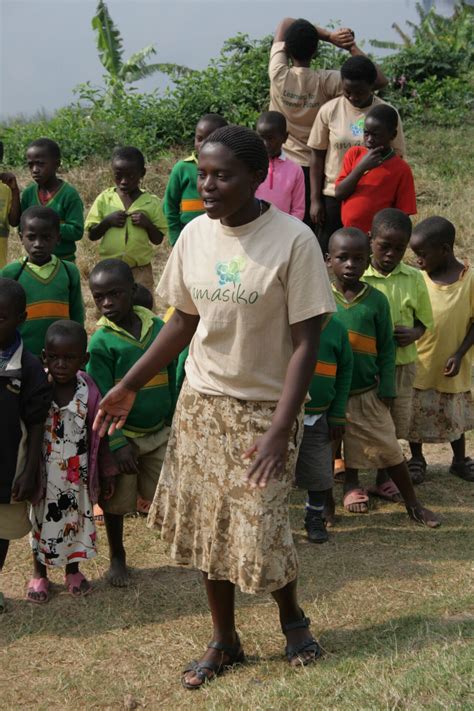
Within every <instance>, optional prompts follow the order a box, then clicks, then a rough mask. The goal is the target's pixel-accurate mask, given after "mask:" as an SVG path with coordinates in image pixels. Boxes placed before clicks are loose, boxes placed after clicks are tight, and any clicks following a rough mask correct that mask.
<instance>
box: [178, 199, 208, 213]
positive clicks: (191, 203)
mask: <svg viewBox="0 0 474 711" xmlns="http://www.w3.org/2000/svg"><path fill="white" fill-rule="evenodd" d="M198 210H204V203H203V201H202V200H181V212H197V211H198Z"/></svg>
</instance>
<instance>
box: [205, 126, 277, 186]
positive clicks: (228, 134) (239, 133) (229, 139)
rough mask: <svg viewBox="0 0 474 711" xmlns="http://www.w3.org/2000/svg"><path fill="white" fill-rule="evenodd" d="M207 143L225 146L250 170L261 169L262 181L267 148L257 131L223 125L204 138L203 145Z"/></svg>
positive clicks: (265, 170)
mask: <svg viewBox="0 0 474 711" xmlns="http://www.w3.org/2000/svg"><path fill="white" fill-rule="evenodd" d="M209 143H220V144H221V145H222V146H225V147H226V148H228V149H229V150H230V151H232V153H233V154H234V156H235V157H236V158H237V160H240V161H241V162H242V163H243V164H244V165H245V166H246V167H247V168H248V169H249V170H250V171H257V170H260V171H262V175H263V177H262V182H263V181H264V180H265V178H266V175H267V172H268V155H267V149H266V148H265V144H264V142H263V141H262V139H261V138H260V136H259V135H258V133H256V132H255V131H252V129H250V128H244V126H232V125H230V126H223V127H222V128H217V129H216V130H215V131H213V132H212V133H211V135H210V136H208V137H207V138H206V140H205V141H204V143H203V147H204V146H206V145H208V144H209Z"/></svg>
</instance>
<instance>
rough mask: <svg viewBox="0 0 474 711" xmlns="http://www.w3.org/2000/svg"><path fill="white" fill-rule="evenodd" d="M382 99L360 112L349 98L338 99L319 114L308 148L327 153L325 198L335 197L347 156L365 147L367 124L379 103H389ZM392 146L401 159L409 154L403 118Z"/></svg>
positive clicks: (374, 99)
mask: <svg viewBox="0 0 474 711" xmlns="http://www.w3.org/2000/svg"><path fill="white" fill-rule="evenodd" d="M386 103H387V102H386V101H382V99H379V97H378V96H374V97H373V101H372V103H371V104H370V106H366V107H365V108H363V109H358V108H356V107H355V106H353V105H352V104H351V102H350V101H348V100H347V99H346V97H345V96H338V97H337V98H336V99H333V100H332V101H328V102H327V103H326V104H324V106H323V107H322V108H321V110H320V111H319V113H318V115H317V117H316V121H315V122H314V125H313V128H312V129H311V133H310V136H309V139H308V146H310V147H311V148H315V149H316V150H318V151H327V153H326V163H325V166H324V172H325V179H324V188H323V194H324V195H332V196H334V193H335V187H334V183H335V181H336V178H337V177H338V176H339V173H340V172H341V168H342V163H343V160H344V154H345V153H346V151H347V150H348V149H349V148H351V147H352V146H363V145H364V121H365V117H366V116H367V114H368V113H369V111H370V109H371V108H372V107H373V106H375V104H386ZM392 146H393V149H394V151H395V153H397V155H399V156H400V157H402V158H403V156H405V155H406V147H405V136H404V135H403V127H402V122H401V120H400V117H398V130H397V135H396V136H395V139H394V140H393V141H392Z"/></svg>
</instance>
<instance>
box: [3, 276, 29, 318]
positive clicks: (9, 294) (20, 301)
mask: <svg viewBox="0 0 474 711" xmlns="http://www.w3.org/2000/svg"><path fill="white" fill-rule="evenodd" d="M0 297H1V298H3V299H6V300H7V302H8V304H11V305H12V306H13V308H14V309H15V311H16V313H17V314H22V313H24V311H26V294H25V290H24V288H23V287H22V285H21V284H19V283H18V282H17V281H15V280H14V279H6V278H5V277H0Z"/></svg>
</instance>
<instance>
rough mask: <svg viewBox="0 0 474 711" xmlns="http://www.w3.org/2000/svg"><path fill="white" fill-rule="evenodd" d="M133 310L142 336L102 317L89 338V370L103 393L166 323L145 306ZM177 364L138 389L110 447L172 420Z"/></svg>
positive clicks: (122, 444) (128, 368) (128, 367)
mask: <svg viewBox="0 0 474 711" xmlns="http://www.w3.org/2000/svg"><path fill="white" fill-rule="evenodd" d="M133 310H134V311H135V313H136V314H137V315H138V316H139V318H140V320H141V322H142V332H141V335H140V338H139V339H136V338H134V336H132V335H131V334H130V333H128V332H127V331H125V330H124V329H122V328H120V327H119V326H116V324H114V323H112V322H111V321H109V320H108V319H107V318H105V317H102V318H101V319H100V320H99V321H98V325H99V326H100V328H99V329H98V330H97V331H96V332H95V333H94V334H93V335H92V337H91V339H90V342H89V355H90V358H89V362H88V364H87V372H88V373H89V375H91V377H92V378H93V379H94V381H95V382H96V384H97V387H98V388H99V390H100V392H101V393H102V395H105V394H106V393H107V392H108V391H109V390H110V389H111V388H113V387H114V385H116V384H117V383H118V382H119V381H120V380H122V378H123V377H124V375H125V374H126V373H128V371H129V370H130V368H132V366H134V365H135V363H136V362H137V360H139V358H141V356H142V355H143V354H144V353H145V352H146V351H147V350H148V348H149V347H150V346H151V344H152V343H153V341H154V340H155V338H156V337H157V335H158V334H159V332H160V331H161V329H162V327H163V325H164V323H163V321H162V320H161V319H159V318H157V317H156V316H153V315H152V313H151V311H149V310H148V309H145V308H143V307H142V306H134V307H133ZM175 379H176V373H175V365H174V363H172V364H171V365H169V366H168V368H164V369H163V370H160V372H159V373H158V374H157V375H155V376H154V377H153V378H152V379H151V380H150V381H149V382H148V383H147V384H146V385H145V387H144V388H142V389H141V390H140V391H139V392H138V393H137V397H136V399H135V402H134V405H133V407H132V409H131V411H130V413H129V415H128V417H127V421H126V423H125V427H124V429H123V430H116V431H115V432H114V434H113V435H111V436H109V444H110V449H111V450H112V451H114V450H116V449H120V447H124V446H125V445H126V444H128V441H127V436H128V437H132V438H133V437H139V436H143V435H146V434H148V433H150V432H156V431H157V430H160V429H161V428H162V427H164V425H165V424H167V423H168V424H169V423H170V421H171V418H172V416H173V410H174V405H175Z"/></svg>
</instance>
